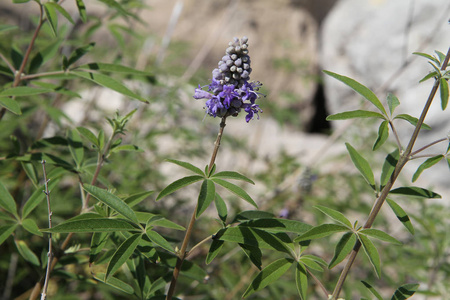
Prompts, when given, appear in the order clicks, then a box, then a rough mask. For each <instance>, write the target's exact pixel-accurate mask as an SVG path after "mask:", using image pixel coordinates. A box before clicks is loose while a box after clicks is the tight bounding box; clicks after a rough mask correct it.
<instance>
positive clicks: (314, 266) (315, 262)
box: [299, 255, 327, 272]
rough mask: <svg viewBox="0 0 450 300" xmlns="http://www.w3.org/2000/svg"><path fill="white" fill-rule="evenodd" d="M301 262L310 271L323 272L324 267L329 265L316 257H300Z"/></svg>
mask: <svg viewBox="0 0 450 300" xmlns="http://www.w3.org/2000/svg"><path fill="white" fill-rule="evenodd" d="M299 262H302V263H303V264H304V265H305V266H306V267H308V269H310V270H316V271H319V272H323V267H322V265H325V266H326V265H327V263H326V262H325V261H322V260H321V259H320V258H319V257H317V256H314V255H303V256H302V257H300V260H299Z"/></svg>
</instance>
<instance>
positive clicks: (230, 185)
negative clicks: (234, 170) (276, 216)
mask: <svg viewBox="0 0 450 300" xmlns="http://www.w3.org/2000/svg"><path fill="white" fill-rule="evenodd" d="M211 180H212V181H214V182H215V183H217V184H219V185H221V186H223V187H224V188H226V189H227V190H229V191H230V192H232V193H233V194H235V195H236V196H238V197H239V198H241V199H243V200H245V201H247V202H248V203H250V204H251V205H253V206H254V207H258V205H256V203H255V201H253V199H252V198H251V197H250V196H249V195H248V194H247V192H246V191H244V190H243V189H242V188H240V187H239V186H237V185H235V184H233V183H231V182H228V181H225V180H222V179H219V178H211Z"/></svg>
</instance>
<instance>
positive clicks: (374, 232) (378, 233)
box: [358, 228, 402, 245]
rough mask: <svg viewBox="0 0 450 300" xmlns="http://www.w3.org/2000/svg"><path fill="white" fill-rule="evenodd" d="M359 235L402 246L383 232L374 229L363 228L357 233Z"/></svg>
mask: <svg viewBox="0 0 450 300" xmlns="http://www.w3.org/2000/svg"><path fill="white" fill-rule="evenodd" d="M358 232H359V233H360V234H365V235H367V236H370V237H373V238H376V239H379V240H381V241H385V242H389V243H392V244H396V245H402V242H400V241H399V240H397V239H396V238H394V237H392V236H390V235H389V234H387V233H386V232H384V231H381V230H378V229H374V228H365V229H361V230H360V231H358Z"/></svg>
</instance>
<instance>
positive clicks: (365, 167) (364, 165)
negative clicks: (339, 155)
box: [345, 143, 376, 190]
mask: <svg viewBox="0 0 450 300" xmlns="http://www.w3.org/2000/svg"><path fill="white" fill-rule="evenodd" d="M345 146H346V147H347V150H348V153H349V154H350V158H351V159H352V161H353V164H354V165H355V166H356V168H357V169H358V170H359V172H360V173H361V175H362V176H363V177H364V179H365V180H366V181H367V183H368V184H369V185H370V186H371V187H372V189H374V190H376V187H375V179H374V177H373V172H372V169H371V168H370V165H369V163H368V162H367V160H366V159H365V158H364V157H362V156H361V155H360V154H359V153H358V151H356V150H355V148H353V147H352V146H351V145H350V144H349V143H345Z"/></svg>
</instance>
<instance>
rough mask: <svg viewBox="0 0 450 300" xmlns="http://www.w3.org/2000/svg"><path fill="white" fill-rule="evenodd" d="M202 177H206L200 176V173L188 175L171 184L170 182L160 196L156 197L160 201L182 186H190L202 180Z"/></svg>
mask: <svg viewBox="0 0 450 300" xmlns="http://www.w3.org/2000/svg"><path fill="white" fill-rule="evenodd" d="M202 179H204V177H203V176H200V175H193V176H187V177H183V178H181V179H178V180H176V181H174V182H172V183H171V184H169V185H168V186H166V187H165V188H164V189H163V190H162V191H161V192H160V193H159V195H158V197H156V201H159V200H161V199H162V198H163V197H165V196H167V195H170V194H172V193H174V192H176V191H177V190H179V189H181V188H182V187H185V186H188V185H190V184H193V183H195V182H197V181H200V180H202Z"/></svg>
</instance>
